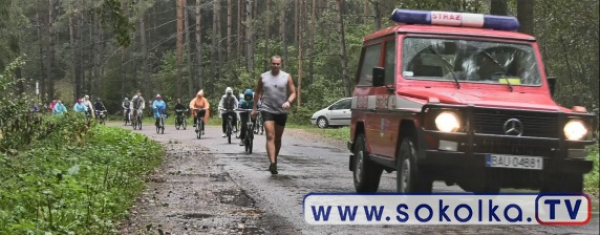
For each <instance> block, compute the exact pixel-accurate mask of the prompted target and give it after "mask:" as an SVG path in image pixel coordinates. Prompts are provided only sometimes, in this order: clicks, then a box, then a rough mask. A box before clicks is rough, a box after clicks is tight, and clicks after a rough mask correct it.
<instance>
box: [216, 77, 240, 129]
mask: <svg viewBox="0 0 600 235" xmlns="http://www.w3.org/2000/svg"><path fill="white" fill-rule="evenodd" d="M237 103H238V100H237V98H235V95H233V89H231V87H227V88H226V89H225V95H223V96H222V97H221V100H220V101H219V113H220V114H221V115H220V116H221V118H222V119H223V125H222V126H223V138H225V137H226V136H227V133H225V132H226V131H225V128H226V126H227V117H228V116H231V117H232V119H233V120H232V125H235V123H237V114H236V113H235V112H234V111H233V110H234V109H235V107H236V106H237ZM223 109H224V110H225V111H222V110H223ZM232 128H233V127H232Z"/></svg>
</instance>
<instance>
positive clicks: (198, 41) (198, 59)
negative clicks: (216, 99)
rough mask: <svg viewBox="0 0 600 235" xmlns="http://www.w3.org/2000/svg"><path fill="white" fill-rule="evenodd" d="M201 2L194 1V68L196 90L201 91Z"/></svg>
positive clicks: (200, 0)
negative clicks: (195, 67) (196, 75)
mask: <svg viewBox="0 0 600 235" xmlns="http://www.w3.org/2000/svg"><path fill="white" fill-rule="evenodd" d="M201 20H202V0H196V66H197V70H196V71H197V72H198V89H202V88H203V86H204V84H203V83H202V82H203V80H202V27H201V23H202V21H201Z"/></svg>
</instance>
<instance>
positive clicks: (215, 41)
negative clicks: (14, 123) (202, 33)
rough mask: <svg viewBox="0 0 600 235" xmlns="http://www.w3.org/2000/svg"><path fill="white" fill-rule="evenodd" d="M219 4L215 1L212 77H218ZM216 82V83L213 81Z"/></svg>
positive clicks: (211, 62) (211, 61)
mask: <svg viewBox="0 0 600 235" xmlns="http://www.w3.org/2000/svg"><path fill="white" fill-rule="evenodd" d="M218 3H219V1H213V15H212V16H213V21H212V23H213V25H212V48H211V60H210V68H211V75H212V76H211V77H212V78H216V77H217V40H219V39H218V35H217V33H218V29H217V27H218V25H219V23H218V20H217V19H218V9H217V8H218V6H219V5H218ZM213 82H214V81H213Z"/></svg>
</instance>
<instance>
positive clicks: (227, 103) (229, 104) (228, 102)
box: [223, 96, 237, 110]
mask: <svg viewBox="0 0 600 235" xmlns="http://www.w3.org/2000/svg"><path fill="white" fill-rule="evenodd" d="M234 98H235V97H234V96H231V97H227V96H225V99H224V100H223V108H224V109H227V110H229V109H235V108H236V107H237V104H236V103H235V99H234Z"/></svg>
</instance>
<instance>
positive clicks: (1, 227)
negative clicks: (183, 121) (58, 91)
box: [0, 115, 162, 234]
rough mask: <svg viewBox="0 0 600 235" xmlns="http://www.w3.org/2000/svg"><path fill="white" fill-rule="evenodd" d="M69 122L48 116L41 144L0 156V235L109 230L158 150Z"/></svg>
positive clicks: (122, 134)
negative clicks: (50, 127)
mask: <svg viewBox="0 0 600 235" xmlns="http://www.w3.org/2000/svg"><path fill="white" fill-rule="evenodd" d="M71 118H74V117H69V116H68V115H65V116H63V117H50V118H49V120H48V123H53V124H54V125H55V126H53V128H55V129H54V131H51V132H49V133H50V134H48V135H47V136H46V137H45V139H44V140H39V141H38V142H36V143H35V144H34V145H33V146H31V147H30V148H28V149H27V150H24V151H21V152H18V153H16V154H13V155H8V154H7V153H0V172H3V174H1V175H0V182H2V185H1V186H0V234H26V233H32V234H43V233H45V232H56V233H60V234H90V233H93V234H99V233H104V232H111V231H112V232H115V231H114V230H115V222H116V221H118V220H119V219H122V218H123V216H125V215H126V214H127V209H128V208H129V207H130V206H131V205H132V203H133V200H132V198H135V197H136V196H137V194H138V193H139V192H141V190H142V189H143V182H144V181H143V178H144V176H145V175H146V174H147V173H148V172H149V171H150V170H152V169H153V168H154V167H156V166H157V165H158V164H160V162H161V156H162V150H161V147H160V146H159V145H158V144H156V143H154V142H151V141H150V140H148V139H147V138H146V137H144V136H142V135H140V134H137V133H134V132H130V131H127V130H123V129H120V128H110V127H106V126H101V125H92V127H91V128H90V129H79V130H73V129H70V128H72V127H73V125H72V124H69V122H68V120H71V121H73V120H72V119H71ZM49 126H51V125H49ZM84 126H85V125H84ZM75 127H77V126H75ZM79 127H80V128H83V127H81V126H79ZM77 138H81V139H77ZM61 143H62V144H61ZM34 146H35V148H34Z"/></svg>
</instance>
